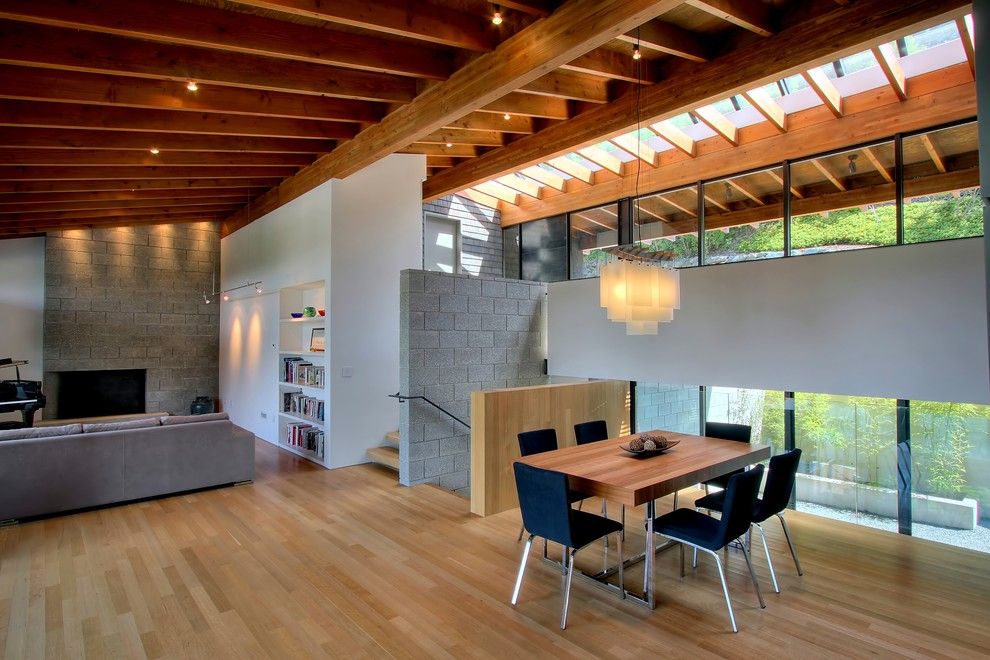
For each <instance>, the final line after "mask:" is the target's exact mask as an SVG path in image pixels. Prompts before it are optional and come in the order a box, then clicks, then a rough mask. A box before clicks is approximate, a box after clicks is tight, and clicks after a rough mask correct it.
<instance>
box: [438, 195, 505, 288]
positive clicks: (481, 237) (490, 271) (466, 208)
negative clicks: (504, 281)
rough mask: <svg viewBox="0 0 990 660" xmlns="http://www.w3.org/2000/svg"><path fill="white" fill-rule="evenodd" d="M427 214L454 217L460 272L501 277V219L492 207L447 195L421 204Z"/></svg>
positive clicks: (452, 218)
mask: <svg viewBox="0 0 990 660" xmlns="http://www.w3.org/2000/svg"><path fill="white" fill-rule="evenodd" d="M427 213H430V214H433V215H439V216H441V217H444V218H450V219H451V220H457V221H458V222H459V223H460V227H461V274H464V275H477V276H481V277H502V274H503V273H502V218H501V216H500V215H499V212H498V211H496V210H495V209H490V208H488V207H487V206H482V205H481V204H478V203H477V202H475V201H473V200H470V199H468V198H467V197H460V196H459V195H449V196H447V197H443V198H441V199H437V200H434V201H432V202H427V203H425V204H423V216H424V219H425V216H426V214H427Z"/></svg>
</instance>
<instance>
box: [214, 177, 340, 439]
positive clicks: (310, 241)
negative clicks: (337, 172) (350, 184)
mask: <svg viewBox="0 0 990 660" xmlns="http://www.w3.org/2000/svg"><path fill="white" fill-rule="evenodd" d="M330 194H331V184H330V183H329V182H327V183H325V184H323V185H321V186H319V187H317V188H315V189H313V190H311V191H310V192H308V193H306V194H305V195H303V196H302V197H299V198H297V199H294V200H292V201H291V202H289V203H288V204H286V205H285V206H283V207H281V208H279V209H277V210H275V211H272V212H271V213H269V214H268V215H266V216H264V217H263V218H259V219H258V220H255V221H254V222H252V223H251V224H249V225H248V226H247V227H244V228H242V229H239V230H237V231H236V232H234V233H233V234H231V235H230V236H227V237H226V238H224V239H222V240H221V242H220V264H221V278H220V284H219V285H218V288H221V289H227V288H231V287H235V286H240V285H242V284H246V283H247V282H255V281H258V280H261V282H262V287H263V291H264V293H263V295H260V296H259V295H257V294H256V293H255V291H254V289H253V288H247V289H242V290H240V291H236V292H234V293H232V294H231V300H230V301H229V302H226V303H225V302H222V301H219V300H218V301H216V303H215V304H220V306H221V307H220V310H221V312H220V400H221V401H222V402H223V408H224V410H226V411H227V413H228V414H230V418H231V419H232V420H233V421H234V423H235V424H238V425H239V426H243V427H244V428H246V429H249V430H250V431H252V432H253V433H254V434H255V435H257V436H259V437H261V438H264V439H265V440H267V441H269V442H274V443H277V442H278V426H277V415H278V410H277V409H276V401H277V396H276V392H277V391H278V386H277V385H276V382H275V375H276V373H277V371H278V346H277V344H276V342H277V340H278V312H279V310H278V290H279V289H281V288H283V287H287V286H294V285H297V284H304V283H307V282H315V281H318V280H324V281H329V279H330Z"/></svg>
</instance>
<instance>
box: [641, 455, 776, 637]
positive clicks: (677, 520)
mask: <svg viewBox="0 0 990 660" xmlns="http://www.w3.org/2000/svg"><path fill="white" fill-rule="evenodd" d="M762 479H763V466H762V465H757V466H756V467H755V468H752V469H750V470H746V471H745V472H742V473H741V474H734V475H732V476H731V477H730V478H729V481H728V483H727V484H726V489H725V498H724V500H723V511H722V517H721V518H719V519H716V518H712V517H711V516H706V515H705V514H703V513H701V512H699V511H695V510H693V509H676V510H674V511H672V512H671V513H668V514H665V515H662V516H660V517H658V518H657V519H655V520H654V521H653V530H654V533H656V534H660V535H661V536H665V537H667V538H668V539H670V540H672V541H676V542H677V543H680V544H681V547H680V551H681V576H682V577H683V576H684V546H685V545H689V546H691V547H692V548H694V559H693V561H692V562H691V565H692V567H697V565H698V550H701V551H702V552H706V553H708V554H710V555H711V556H712V557H714V558H715V566H716V567H717V568H718V577H719V579H720V580H721V581H722V595H723V596H725V606H726V608H728V610H729V623H731V624H732V632H739V628H738V627H737V626H736V617H735V615H734V614H733V612H732V601H731V600H730V599H729V587H728V586H727V585H726V582H725V570H724V569H723V567H722V560H721V559H719V556H718V551H719V550H721V549H722V548H724V547H726V546H727V545H729V544H730V543H732V542H733V541H736V540H739V538H740V537H741V536H742V535H743V534H745V533H746V530H748V529H749V526H750V521H751V520H752V515H753V507H754V506H755V505H756V495H757V491H758V490H759V488H760V481H761V480H762ZM652 543H653V539H650V544H648V545H647V547H651V546H652ZM739 545H740V547H741V548H742V553H743V557H745V558H746V566H747V567H748V568H749V576H750V577H751V578H752V580H753V587H754V588H755V589H756V597H757V598H758V599H759V601H760V607H761V608H764V607H766V606H767V605H766V603H765V602H764V601H763V594H762V593H760V584H759V583H758V582H757V581H756V572H755V571H754V570H753V562H752V560H751V559H750V557H749V551H748V550H747V549H746V544H745V543H742V542H740V544H739ZM727 559H728V557H727Z"/></svg>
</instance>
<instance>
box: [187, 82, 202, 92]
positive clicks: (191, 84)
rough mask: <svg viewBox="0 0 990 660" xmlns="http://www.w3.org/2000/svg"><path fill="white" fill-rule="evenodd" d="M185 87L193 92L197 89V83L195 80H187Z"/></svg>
mask: <svg viewBox="0 0 990 660" xmlns="http://www.w3.org/2000/svg"><path fill="white" fill-rule="evenodd" d="M186 89H188V90H189V91H190V92H195V91H198V90H199V85H197V84H196V81H195V80H190V81H189V82H187V83H186Z"/></svg>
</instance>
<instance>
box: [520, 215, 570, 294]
mask: <svg viewBox="0 0 990 660" xmlns="http://www.w3.org/2000/svg"><path fill="white" fill-rule="evenodd" d="M521 234H522V236H521V237H520V258H521V259H522V278H523V279H524V280H530V281H534V282H559V281H560V280H566V279H567V216H564V215H558V216H555V217H553V218H547V219H545V220H537V221H536V222H527V223H524V224H523V225H522V229H521Z"/></svg>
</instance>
